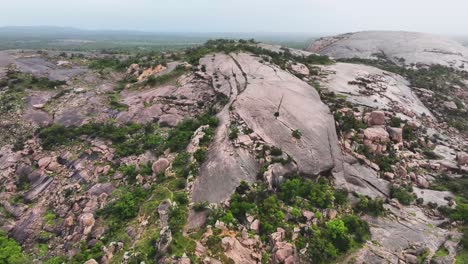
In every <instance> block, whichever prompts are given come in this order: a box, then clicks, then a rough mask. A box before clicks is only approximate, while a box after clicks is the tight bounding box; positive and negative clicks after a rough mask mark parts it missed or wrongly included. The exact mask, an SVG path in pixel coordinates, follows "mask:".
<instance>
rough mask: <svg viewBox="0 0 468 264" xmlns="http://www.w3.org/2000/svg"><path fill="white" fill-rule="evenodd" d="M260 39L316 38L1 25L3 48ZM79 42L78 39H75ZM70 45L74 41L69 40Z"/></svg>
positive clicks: (292, 43)
mask: <svg viewBox="0 0 468 264" xmlns="http://www.w3.org/2000/svg"><path fill="white" fill-rule="evenodd" d="M217 38H230V39H241V38H242V39H252V38H254V39H256V40H258V41H262V42H265V43H271V44H280V45H283V46H288V47H291V48H301V49H304V48H306V47H307V44H308V43H310V41H311V40H312V38H311V36H310V34H291V33H223V32H213V33H192V32H145V31H130V30H84V29H78V28H73V27H54V26H37V27H17V26H12V27H0V49H15V48H23V49H28V48H31V49H36V48H38V49H46V48H55V49H61V48H64V47H63V46H62V44H63V43H60V42H63V41H64V40H86V41H92V42H99V43H100V45H96V44H93V45H91V44H90V43H88V45H87V46H83V43H79V42H77V43H79V44H80V45H81V48H87V47H89V48H91V49H94V48H96V47H100V48H101V47H110V48H113V47H122V46H126V47H133V48H135V47H141V46H148V45H149V46H183V47H186V46H190V45H198V44H202V43H204V42H206V41H207V40H208V39H217ZM75 44H76V43H75ZM66 46H68V48H69V46H70V43H66Z"/></svg>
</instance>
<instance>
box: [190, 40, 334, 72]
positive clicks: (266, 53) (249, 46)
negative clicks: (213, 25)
mask: <svg viewBox="0 0 468 264" xmlns="http://www.w3.org/2000/svg"><path fill="white" fill-rule="evenodd" d="M255 44H256V42H255V41H254V40H239V41H236V40H227V39H217V40H209V41H208V42H206V43H205V45H203V46H200V47H197V48H193V49H190V50H188V51H187V58H188V61H189V62H190V63H191V64H193V65H198V64H199V60H200V59H201V58H202V57H204V56H206V55H208V54H210V53H213V52H224V53H226V54H229V53H232V52H239V51H246V52H250V53H253V54H255V55H257V56H262V57H263V58H264V59H267V58H271V62H272V63H274V64H276V65H278V66H280V67H282V68H286V64H287V63H288V62H289V61H295V62H300V63H303V64H320V65H326V64H331V63H333V61H332V60H331V59H330V58H329V57H327V56H321V55H315V54H312V55H309V56H297V55H294V54H292V53H291V52H290V51H289V49H283V50H282V51H281V52H276V51H272V50H268V49H264V48H261V47H258V46H256V45H255Z"/></svg>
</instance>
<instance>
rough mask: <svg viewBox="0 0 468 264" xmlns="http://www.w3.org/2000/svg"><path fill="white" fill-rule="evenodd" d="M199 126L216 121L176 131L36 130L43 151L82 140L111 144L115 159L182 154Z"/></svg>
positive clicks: (207, 118) (128, 127) (133, 127)
mask: <svg viewBox="0 0 468 264" xmlns="http://www.w3.org/2000/svg"><path fill="white" fill-rule="evenodd" d="M202 125H209V126H211V127H216V126H217V125H218V120H217V119H216V117H214V116H212V115H210V114H205V115H202V116H200V117H199V118H198V119H188V120H185V121H183V122H181V123H180V124H179V125H177V126H176V127H175V128H173V129H171V130H169V131H168V132H167V131H164V130H162V129H161V128H159V127H158V126H157V125H156V124H146V125H140V124H132V123H130V124H124V125H119V124H117V123H104V124H98V123H92V124H85V125H83V126H79V127H73V126H72V127H65V126H62V125H58V124H54V125H51V126H48V127H45V128H42V129H40V130H38V132H37V135H38V136H39V138H40V139H41V144H42V146H43V148H44V149H47V150H50V149H52V148H53V147H57V146H62V145H67V144H71V143H74V142H80V141H81V137H82V136H87V137H90V138H100V139H105V140H110V141H111V142H112V147H114V148H115V149H116V155H117V157H125V156H130V155H138V154H141V153H143V152H144V151H146V150H150V151H152V152H154V153H155V154H157V155H159V154H161V153H162V152H163V151H164V150H165V149H168V148H169V149H170V150H171V151H173V152H178V151H181V150H183V149H184V148H185V146H186V145H187V144H188V142H189V141H190V138H191V136H192V135H193V132H194V131H195V130H196V129H198V128H199V127H200V126H202Z"/></svg>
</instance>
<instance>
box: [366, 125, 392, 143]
mask: <svg viewBox="0 0 468 264" xmlns="http://www.w3.org/2000/svg"><path fill="white" fill-rule="evenodd" d="M364 137H365V138H366V139H368V140H371V141H375V142H381V143H384V142H387V141H388V140H389V137H390V136H389V134H388V132H387V131H386V130H385V129H384V128H383V127H369V128H366V129H365V130H364Z"/></svg>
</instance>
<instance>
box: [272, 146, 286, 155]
mask: <svg viewBox="0 0 468 264" xmlns="http://www.w3.org/2000/svg"><path fill="white" fill-rule="evenodd" d="M270 154H271V155H272V156H281V155H283V150H281V149H280V148H277V147H272V148H271V150H270Z"/></svg>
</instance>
